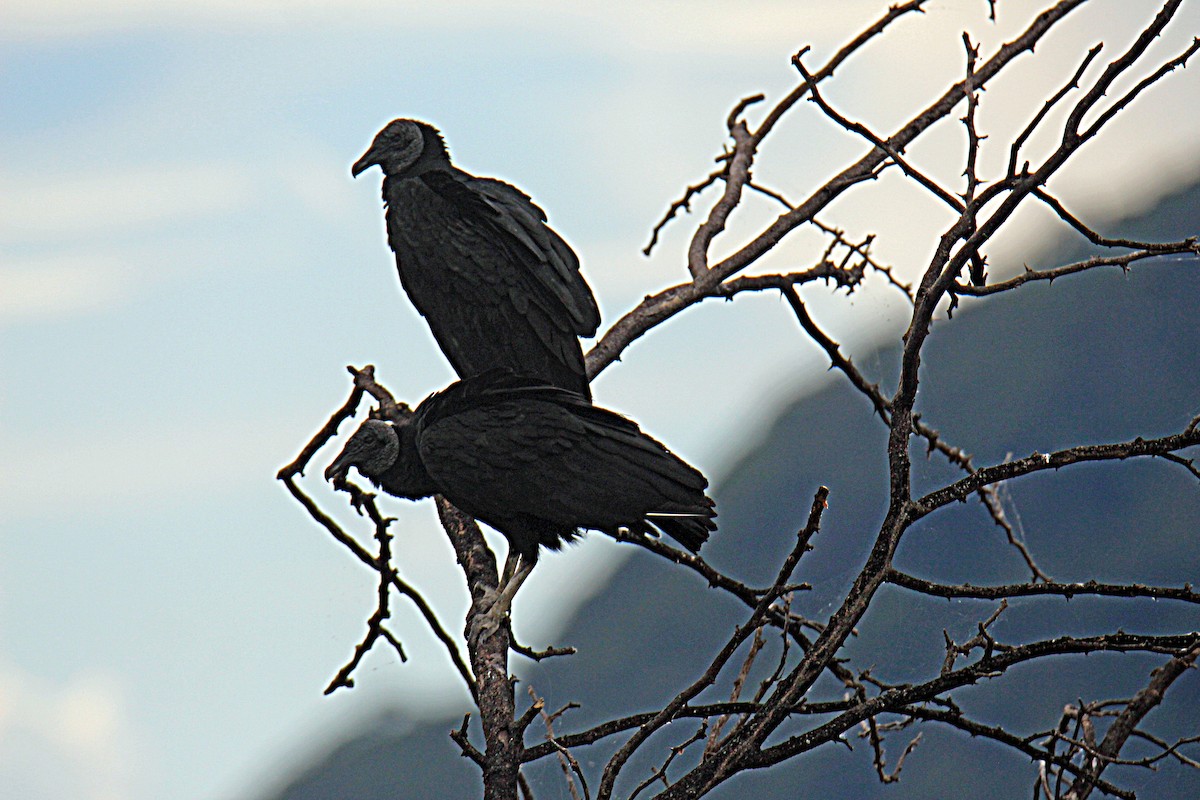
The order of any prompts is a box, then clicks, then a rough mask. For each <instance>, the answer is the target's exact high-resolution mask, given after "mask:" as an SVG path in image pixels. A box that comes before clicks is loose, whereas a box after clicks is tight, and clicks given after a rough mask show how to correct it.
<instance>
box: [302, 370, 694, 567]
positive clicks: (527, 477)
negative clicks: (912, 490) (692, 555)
mask: <svg viewBox="0 0 1200 800" xmlns="http://www.w3.org/2000/svg"><path fill="white" fill-rule="evenodd" d="M351 467H357V468H358V471H359V472H360V473H361V474H363V475H364V476H365V477H367V478H369V479H370V480H371V481H372V482H373V483H374V484H375V485H377V486H380V487H382V488H383V489H384V490H385V491H387V492H388V493H390V494H393V495H396V496H398V497H406V498H410V499H413V500H416V499H419V498H422V497H428V496H430V495H432V494H442V495H444V496H445V497H446V499H447V500H449V501H450V502H451V503H453V504H454V505H455V506H457V507H458V508H459V509H461V510H462V511H464V512H465V513H467V514H470V515H471V516H473V517H475V518H476V519H479V520H481V521H483V522H486V523H487V524H488V525H490V526H492V527H493V528H495V529H496V530H498V531H500V533H502V534H504V536H505V538H506V539H508V541H509V544H510V545H511V550H512V551H514V552H515V553H516V554H519V555H520V556H521V561H522V563H523V564H525V565H526V566H531V565H532V564H533V563H534V562H535V561H536V560H537V554H538V547H539V545H541V546H544V547H547V548H549V549H551V550H555V549H558V548H559V547H561V546H562V543H563V542H564V541H570V540H572V539H574V538H575V537H576V536H578V535H579V534H580V532H581V531H582V530H583V529H592V530H599V531H606V532H608V533H616V532H617V530H618V529H620V528H626V529H628V530H630V531H633V532H638V533H645V534H652V535H654V534H657V531H660V530H661V531H663V532H665V533H667V534H669V535H670V536H671V537H672V538H674V539H675V540H676V541H677V542H679V543H680V544H681V545H683V546H684V547H685V548H687V549H688V550H691V551H692V552H696V551H697V550H699V549H700V545H702V544H704V542H705V540H707V539H708V534H709V531H713V530H716V528H717V526H716V523H715V522H714V521H713V518H714V517H715V516H716V510H715V509H714V506H713V501H712V500H711V499H709V498H708V497H707V496H706V495H705V493H704V490H705V488H706V487H707V486H708V481H707V480H706V479H705V478H704V476H703V475H701V474H700V473H699V472H698V471H697V470H696V469H694V468H693V467H691V466H689V465H688V464H686V463H684V462H683V461H682V460H681V459H680V458H679V457H678V456H676V455H674V454H672V453H671V451H669V450H667V449H666V448H665V447H663V446H662V445H661V444H659V443H658V442H657V441H655V440H654V439H651V438H650V437H649V436H647V435H646V434H644V433H642V431H641V430H640V429H639V428H638V426H637V424H636V423H634V422H632V421H631V420H628V419H626V418H625V417H622V416H620V415H619V414H616V413H614V412H612V411H607V410H605V409H602V408H597V407H596V406H593V405H592V404H591V403H590V402H588V401H587V400H585V399H584V398H583V397H581V396H579V395H578V394H577V393H575V392H570V391H567V390H564V389H560V388H558V387H554V386H549V385H547V384H545V383H544V382H542V381H540V380H538V379H533V378H528V377H524V376H519V375H516V374H514V373H512V372H511V371H508V370H491V371H489V372H487V373H484V374H482V375H478V376H476V377H473V378H467V379H465V380H461V381H458V382H456V383H454V384H451V385H450V386H449V387H448V388H446V389H445V390H443V391H441V392H438V393H437V394H433V395H430V396H429V397H428V398H426V399H425V401H424V402H422V403H421V404H420V405H419V406H417V409H416V411H415V412H414V414H413V415H412V417H410V418H409V419H408V420H406V421H404V422H402V423H393V422H385V421H383V420H367V421H366V422H364V423H363V424H362V426H361V427H359V429H358V430H357V431H356V432H355V433H354V435H353V436H351V437H350V440H349V441H348V442H347V443H346V446H345V448H344V449H343V450H342V452H341V453H340V454H339V455H338V457H337V458H336V459H335V460H334V462H333V463H332V464H331V465H330V466H329V469H327V470H326V471H325V477H326V478H328V479H333V478H335V477H338V476H341V475H344V474H345V473H346V472H347V471H348V470H349V469H350V468H351ZM510 555H511V553H510Z"/></svg>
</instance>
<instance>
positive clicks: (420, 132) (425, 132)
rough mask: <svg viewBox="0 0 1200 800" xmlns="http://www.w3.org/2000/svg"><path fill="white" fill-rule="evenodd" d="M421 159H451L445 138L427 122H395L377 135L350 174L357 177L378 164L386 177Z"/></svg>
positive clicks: (400, 120) (405, 169) (390, 123)
mask: <svg viewBox="0 0 1200 800" xmlns="http://www.w3.org/2000/svg"><path fill="white" fill-rule="evenodd" d="M422 157H424V159H423V158H422ZM422 160H440V161H443V162H445V161H448V160H449V157H448V156H447V154H446V145H445V144H444V143H443V142H442V135H441V134H440V133H438V131H437V129H436V128H434V127H433V126H432V125H430V124H428V123H425V122H419V121H418V120H415V119H394V120H392V121H391V122H389V123H388V124H387V125H385V126H384V128H383V130H381V131H380V132H379V133H377V134H376V135H375V141H373V142H371V146H370V147H369V148H367V152H365V153H363V156H362V158H360V159H359V160H358V161H356V162H354V166H353V167H351V168H350V174H352V175H353V176H354V177H356V178H357V177H358V175H359V173H361V172H362V171H363V170H365V169H368V168H369V167H373V166H376V165H378V166H379V167H381V168H382V169H383V171H384V174H387V175H400V174H403V173H404V172H407V171H408V170H410V169H412V167H413V166H414V165H415V164H417V162H418V161H422Z"/></svg>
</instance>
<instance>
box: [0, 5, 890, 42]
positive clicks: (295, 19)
mask: <svg viewBox="0 0 1200 800" xmlns="http://www.w3.org/2000/svg"><path fill="white" fill-rule="evenodd" d="M885 7H886V6H885V4H883V3H881V2H878V0H848V1H847V2H809V3H796V2H792V1H791V0H756V1H752V2H739V3H736V4H734V3H727V2H722V0H700V1H699V2H690V1H688V0H674V1H673V2H658V3H653V4H646V3H642V2H638V1H637V0H614V1H613V2H609V3H605V4H594V3H562V2H557V1H556V0H533V1H531V2H524V3H521V4H520V5H519V6H517V5H516V4H509V3H494V2H488V0H449V1H448V2H443V3H438V4H436V5H432V4H426V3H416V2H403V0H400V1H399V2H396V1H395V0H309V1H308V2H306V3H303V4H297V3H295V2H291V1H290V0H248V1H246V2H243V1H241V0H176V1H175V2H171V3H163V2H161V0H91V1H90V2H87V3H80V2H77V1H76V0H40V1H39V0H16V1H15V2H9V3H6V4H5V5H4V6H3V8H2V10H0V30H3V31H5V32H6V33H5V34H0V36H7V37H8V38H22V39H61V38H76V37H81V36H89V35H96V34H102V33H110V32H120V31H136V30H147V29H151V30H152V29H161V28H181V29H187V30H189V31H195V30H197V29H203V28H205V27H212V28H223V29H227V28H228V27H229V26H238V27H243V28H245V27H254V28H269V29H275V30H278V29H284V28H311V27H314V26H320V27H330V26H335V27H340V26H345V27H352V26H359V25H370V26H371V27H372V28H375V29H380V28H397V29H401V30H409V31H411V30H413V29H414V28H427V29H438V28H440V29H480V28H490V27H505V26H512V25H514V24H520V25H521V26H522V27H525V28H529V27H531V26H533V27H536V28H538V29H544V30H563V29H565V28H571V29H574V30H576V31H580V30H582V31H588V32H590V36H589V38H591V39H592V40H593V41H595V42H596V43H597V47H598V49H603V50H605V51H611V49H612V45H613V42H614V41H617V42H621V43H623V44H624V46H626V47H633V48H636V49H644V50H649V51H653V52H655V53H663V52H666V51H677V52H684V51H687V50H691V49H694V48H696V47H704V46H720V47H721V48H747V47H754V48H778V47H783V48H784V49H787V48H792V47H799V46H800V45H801V44H803V43H804V42H805V41H808V40H811V39H812V38H814V37H817V38H820V37H823V36H826V35H830V34H832V35H835V36H840V35H843V34H848V33H852V31H850V28H851V27H856V26H862V25H865V24H867V22H868V21H873V20H874V19H876V18H877V17H879V16H880V15H881V14H882V13H883V11H884V10H885Z"/></svg>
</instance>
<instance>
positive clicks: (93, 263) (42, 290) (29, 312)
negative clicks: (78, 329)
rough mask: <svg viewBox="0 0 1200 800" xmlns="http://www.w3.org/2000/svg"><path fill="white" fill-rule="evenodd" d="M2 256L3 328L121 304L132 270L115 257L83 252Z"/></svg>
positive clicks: (0, 303)
mask: <svg viewBox="0 0 1200 800" xmlns="http://www.w3.org/2000/svg"><path fill="white" fill-rule="evenodd" d="M4 260H5V265H4V266H3V267H0V327H2V326H4V325H7V324H14V323H22V322H28V321H32V320H37V319H43V318H48V317H59V316H64V315H69V314H75V313H79V312H84V311H90V310H93V309H97V308H103V307H106V306H110V305H113V304H115V303H118V302H120V301H122V300H124V298H125V297H126V295H127V287H128V286H129V281H130V278H131V276H132V274H133V272H134V270H133V269H132V268H131V267H129V266H128V265H127V264H125V263H123V262H122V261H120V260H119V259H117V258H116V257H113V256H103V255H100V256H97V255H86V254H83V253H75V254H66V255H56V256H46V257H41V258H34V259H26V260H18V261H16V262H15V263H14V261H13V259H10V258H5V259H4Z"/></svg>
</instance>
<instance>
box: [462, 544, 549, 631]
mask: <svg viewBox="0 0 1200 800" xmlns="http://www.w3.org/2000/svg"><path fill="white" fill-rule="evenodd" d="M518 565H519V566H518ZM531 572H533V562H526V561H525V559H523V558H521V557H520V556H519V555H518V554H517V553H516V551H514V550H512V549H511V548H510V549H509V551H508V558H507V559H505V561H504V570H503V571H502V572H501V574H500V586H499V587H498V588H497V589H496V591H494V592H492V591H486V590H485V593H484V596H483V598H482V600H483V605H484V606H485V609H486V610H485V611H484V612H483V613H481V614H479V615H477V616H476V617H474V618H473V619H472V620H471V624H470V625H468V626H467V640H468V641H469V642H471V644H472V646H474V645H475V644H476V643H478V642H480V641H482V640H483V639H486V638H487V637H489V636H491V635H492V634H494V633H495V632H496V631H498V630H500V626H501V625H502V624H507V618H508V614H509V611H510V610H511V609H512V601H513V598H514V597H516V596H517V590H518V589H520V588H521V584H523V583H524V582H525V579H526V578H528V577H529V573H531Z"/></svg>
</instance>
